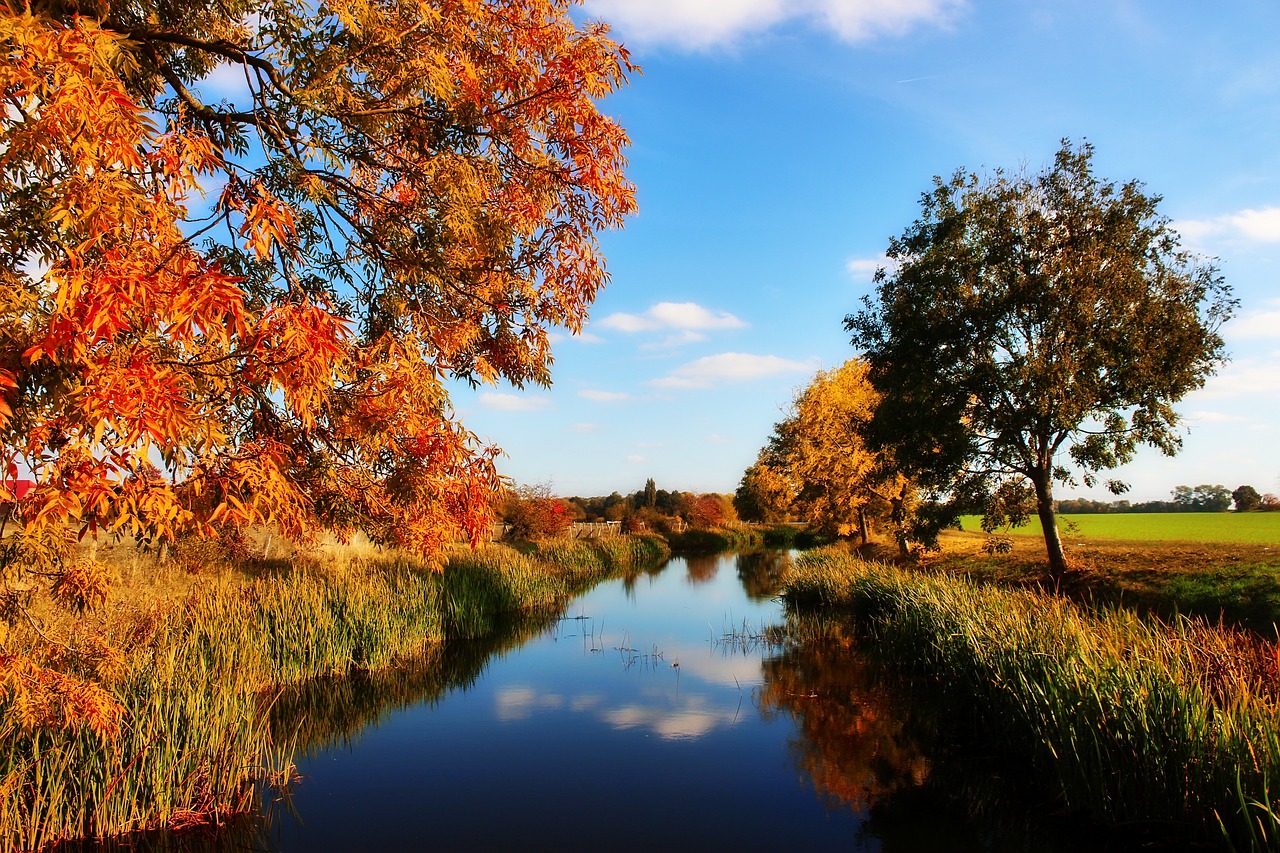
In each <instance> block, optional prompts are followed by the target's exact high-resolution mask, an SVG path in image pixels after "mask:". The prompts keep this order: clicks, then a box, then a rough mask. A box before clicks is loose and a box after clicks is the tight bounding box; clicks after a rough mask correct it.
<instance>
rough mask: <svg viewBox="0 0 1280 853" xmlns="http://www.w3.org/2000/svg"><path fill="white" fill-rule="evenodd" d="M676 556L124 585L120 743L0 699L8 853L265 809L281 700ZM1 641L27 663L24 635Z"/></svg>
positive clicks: (559, 545) (355, 565) (555, 553)
mask: <svg viewBox="0 0 1280 853" xmlns="http://www.w3.org/2000/svg"><path fill="white" fill-rule="evenodd" d="M615 540H616V541H615ZM665 555H666V552H665V547H664V546H663V545H662V544H661V542H660V540H657V539H654V538H633V537H612V538H610V539H608V540H599V541H598V542H590V543H588V542H577V541H572V540H566V541H564V542H553V543H548V544H546V545H544V546H540V547H539V549H538V550H537V551H536V552H534V553H531V554H521V553H518V552H516V551H514V550H512V549H510V548H506V547H502V546H489V547H486V548H483V549H480V550H477V551H474V552H471V551H465V552H459V553H458V554H456V555H455V556H453V558H452V559H450V560H449V561H448V562H447V564H446V566H445V568H444V571H443V572H441V573H434V572H431V571H428V570H427V569H426V568H425V567H424V566H423V565H422V564H420V563H418V562H417V561H415V560H413V559H411V558H408V557H405V556H403V555H397V554H381V555H378V554H373V555H364V554H361V555H350V554H347V555H344V554H342V553H341V552H339V553H337V554H334V553H329V554H328V555H327V556H322V557H313V558H312V559H308V560H300V561H295V562H294V563H293V564H289V565H282V566H278V567H275V568H266V569H265V570H264V569H263V567H262V566H259V567H258V568H259V570H260V571H261V574H260V575H259V576H258V577H254V578H244V577H240V578H235V577H230V576H227V575H225V574H223V575H221V576H219V577H218V578H215V579H209V582H208V583H207V584H200V583H195V584H192V585H190V589H189V591H187V592H185V593H183V594H182V595H180V596H174V597H166V596H164V595H163V594H157V593H156V592H155V590H154V588H153V586H148V587H147V590H146V591H145V593H140V594H139V595H138V597H137V598H136V599H133V600H131V599H129V598H128V597H127V595H128V589H126V590H125V592H124V595H125V598H124V600H119V601H117V602H115V603H116V605H117V606H116V607H113V608H112V609H111V611H110V612H111V613H112V614H113V616H111V617H110V618H107V619H106V620H105V621H103V622H101V623H100V624H99V625H98V626H97V627H98V628H99V629H100V630H101V631H102V632H103V633H104V634H105V635H106V638H107V639H108V640H109V641H110V643H111V644H112V645H113V646H114V647H115V648H116V649H118V650H119V651H120V652H121V653H122V655H123V665H122V666H121V667H120V672H119V675H118V676H117V677H116V678H115V680H114V681H113V682H112V683H111V684H110V685H109V686H110V688H111V689H112V691H113V693H114V694H115V695H116V696H117V697H118V698H119V699H120V701H121V702H123V703H124V705H125V708H126V709H127V713H126V723H125V725H124V726H123V728H122V731H121V732H120V734H119V735H118V736H117V737H116V738H115V739H114V740H112V741H110V742H107V743H103V742H101V741H100V740H98V739H97V738H96V737H94V736H93V735H92V734H91V733H89V732H86V731H80V730H72V731H50V730H41V729H38V728H37V729H31V728H28V727H25V726H23V725H21V722H20V721H19V720H16V719H15V718H14V715H13V714H11V713H6V712H7V711H9V710H11V709H10V708H9V707H8V706H6V705H5V704H4V701H3V699H2V698H0V850H38V849H41V848H43V847H47V846H50V845H52V844H54V843H56V842H59V841H64V840H68V839H78V838H103V837H110V836H115V835H120V834H123V833H128V832H132V831H135V830H142V829H166V830H173V829H178V830H180V829H183V828H185V827H190V826H194V825H204V824H218V823H221V822H223V821H224V820H225V819H226V818H227V817H228V816H231V815H236V814H240V813H243V812H245V811H247V810H250V809H252V808H253V807H254V804H255V799H254V784H255V782H256V781H258V780H262V779H265V778H269V777H271V776H278V775H279V774H280V773H281V772H286V771H287V767H281V766H280V765H281V758H280V756H281V754H282V752H286V751H287V748H282V745H281V744H276V743H273V742H272V739H271V734H270V726H269V717H270V713H269V708H270V704H271V702H270V699H269V698H268V699H266V700H265V701H264V696H266V697H270V696H271V695H272V694H271V692H270V691H271V689H272V688H278V687H279V686H281V685H289V684H295V683H298V682H302V681H305V680H307V679H312V678H316V677H323V676H331V675H340V674H345V673H347V672H350V671H352V670H361V671H376V670H380V669H383V668H386V667H388V666H390V665H392V664H395V663H397V662H399V661H404V660H407V659H411V658H413V657H414V656H419V655H421V654H423V653H424V652H425V651H427V650H431V649H435V648H437V647H438V646H439V645H440V644H441V643H442V642H444V641H445V640H446V638H449V637H477V636H483V635H485V634H488V633H490V632H491V631H492V630H493V628H494V627H495V625H496V624H497V620H499V619H500V618H502V617H503V616H504V615H509V614H515V613H522V612H524V613H528V612H547V611H553V610H554V609H555V608H557V607H561V606H563V604H564V603H565V602H566V601H567V600H568V598H569V597H570V596H571V595H573V594H575V593H577V592H581V591H582V590H584V589H585V588H586V587H587V586H589V585H590V584H592V583H594V582H597V581H599V580H601V579H603V578H605V577H608V576H609V575H611V574H615V573H621V572H625V571H628V570H632V569H637V570H638V569H640V568H643V567H645V566H646V565H648V564H651V563H652V562H655V561H657V560H660V559H662V558H663V557H665ZM135 568H136V567H135ZM28 639H30V638H28ZM4 640H5V649H6V653H8V654H13V653H17V654H22V653H23V651H24V649H23V643H24V637H23V636H22V635H21V634H19V633H11V634H9V635H8V636H6V637H5V638H4ZM276 692H278V690H277V691H276Z"/></svg>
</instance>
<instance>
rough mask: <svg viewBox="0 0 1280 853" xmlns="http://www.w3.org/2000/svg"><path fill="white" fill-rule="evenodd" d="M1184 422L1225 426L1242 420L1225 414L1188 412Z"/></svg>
mask: <svg viewBox="0 0 1280 853" xmlns="http://www.w3.org/2000/svg"><path fill="white" fill-rule="evenodd" d="M1185 420H1186V421H1187V422H1188V423H1204V424H1225V423H1232V422H1239V421H1243V420H1244V418H1242V417H1240V416H1239V415H1229V414H1227V413H1226V412H1209V411H1199V412H1188V413H1187V416H1186V418H1185Z"/></svg>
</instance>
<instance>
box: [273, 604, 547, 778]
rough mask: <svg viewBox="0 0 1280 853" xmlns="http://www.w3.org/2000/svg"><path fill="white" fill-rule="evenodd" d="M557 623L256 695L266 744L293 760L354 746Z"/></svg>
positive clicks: (516, 627)
mask: <svg viewBox="0 0 1280 853" xmlns="http://www.w3.org/2000/svg"><path fill="white" fill-rule="evenodd" d="M558 619H559V617H558V616H554V615H552V616H547V615H543V616H520V617H515V618H508V619H505V620H503V621H502V622H501V623H500V625H499V630H498V631H497V632H496V633H494V634H491V635H489V636H487V637H483V638H480V639H475V640H458V641H455V642H451V643H447V644H445V645H442V646H435V647H431V648H428V649H427V650H425V651H424V652H423V653H422V654H420V655H419V656H418V657H415V658H412V659H410V660H407V661H405V662H403V663H402V664H401V665H400V666H396V667H393V668H390V669H385V670H380V671H377V672H365V671H360V670H356V671H353V672H352V673H350V674H348V675H345V676H331V677H327V678H315V679H311V680H309V681H304V682H301V683H298V684H293V685H289V686H288V687H284V688H281V689H279V690H278V691H275V692H272V693H269V694H264V695H263V697H262V704H263V709H264V710H265V711H266V713H267V715H268V724H269V728H270V731H271V736H272V740H273V741H274V742H275V743H289V744H293V745H294V747H295V748H296V749H297V751H298V753H299V757H304V756H309V755H313V754H315V753H316V752H318V751H320V750H325V749H332V748H335V747H342V748H350V747H353V746H356V745H357V744H358V743H359V741H360V735H361V734H362V733H363V732H365V731H367V730H368V729H370V728H371V727H377V726H378V725H379V724H380V723H381V722H382V721H383V720H385V719H386V718H387V717H389V716H390V715H392V714H394V713H396V712H397V711H400V710H402V709H406V708H413V707H418V706H425V707H428V708H430V707H434V706H435V705H436V703H438V702H439V701H440V700H441V699H442V698H443V697H444V696H446V695H448V694H449V693H450V692H452V691H454V690H467V689H469V688H471V687H472V686H474V685H475V683H476V681H477V680H478V679H479V678H480V677H481V676H482V675H483V674H484V671H485V667H486V666H487V665H488V663H489V661H490V660H492V659H493V658H494V657H495V656H497V655H501V654H503V653H505V652H507V651H509V650H511V649H514V648H518V647H519V646H521V645H522V644H524V643H526V642H528V641H529V640H530V639H531V638H532V637H535V636H538V635H539V634H541V633H543V632H545V631H546V630H547V629H548V628H549V627H550V626H552V625H554V624H555V623H556V622H557V621H558Z"/></svg>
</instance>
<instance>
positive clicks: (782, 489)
mask: <svg viewBox="0 0 1280 853" xmlns="http://www.w3.org/2000/svg"><path fill="white" fill-rule="evenodd" d="M767 451H768V448H765V449H764V450H761V451H760V457H759V458H757V460H756V462H755V463H754V464H752V465H750V466H748V467H747V470H746V471H744V472H743V474H742V480H741V481H740V482H739V483H738V488H737V490H736V491H735V492H734V493H733V507H734V509H736V510H737V511H738V517H739V518H741V519H742V520H743V521H754V522H759V523H762V524H777V523H778V522H782V521H786V520H787V519H788V518H789V517H790V509H791V504H792V503H793V502H794V500H795V494H794V492H793V490H792V488H791V484H790V483H788V482H787V480H786V478H785V477H783V476H782V474H781V473H779V472H780V471H781V470H782V465H781V464H779V463H778V462H773V463H772V464H770V462H769V461H767V457H766V455H767Z"/></svg>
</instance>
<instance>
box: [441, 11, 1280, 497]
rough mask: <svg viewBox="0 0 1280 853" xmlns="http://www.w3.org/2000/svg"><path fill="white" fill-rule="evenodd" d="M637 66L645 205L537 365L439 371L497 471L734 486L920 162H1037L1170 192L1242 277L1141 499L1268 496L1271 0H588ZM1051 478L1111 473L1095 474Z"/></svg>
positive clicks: (1197, 234) (1178, 214) (1276, 82)
mask: <svg viewBox="0 0 1280 853" xmlns="http://www.w3.org/2000/svg"><path fill="white" fill-rule="evenodd" d="M585 10H586V13H587V14H588V15H590V16H592V17H598V18H603V19H605V20H607V21H609V22H610V23H611V24H612V25H613V26H614V33H615V36H616V37H618V38H619V39H620V40H621V41H622V42H623V43H624V44H626V46H627V47H628V48H629V49H630V50H631V51H632V54H633V58H634V59H635V60H636V61H637V62H638V63H639V64H640V65H641V66H643V69H644V72H643V74H642V75H637V76H636V77H635V78H634V79H633V80H632V83H631V85H630V87H629V88H627V89H626V90H624V91H622V92H620V93H619V94H617V95H616V96H614V97H612V98H610V99H608V100H607V101H606V102H605V103H604V105H603V108H604V109H605V111H607V112H609V113H610V114H612V115H615V116H617V117H618V118H619V119H620V120H621V121H622V123H623V125H624V126H625V127H626V128H627V130H628V131H629V133H630V135H631V139H632V144H633V147H632V149H631V152H630V159H631V167H630V170H629V174H630V176H631V178H632V179H633V180H634V181H635V183H636V184H637V186H638V188H639V203H640V211H639V213H638V215H637V216H635V217H634V218H633V219H632V220H630V221H629V222H628V224H627V226H626V228H625V229H623V230H622V231H618V232H612V233H609V234H606V235H604V237H603V240H602V244H603V249H604V253H605V256H606V257H607V259H608V267H609V270H610V271H611V273H612V276H613V282H612V284H611V286H610V287H609V288H607V289H606V290H605V291H603V292H602V293H601V295H600V297H599V299H598V300H597V302H596V304H595V307H594V309H593V311H592V321H591V323H590V325H589V326H588V327H587V329H586V331H585V333H584V334H583V335H581V336H578V337H563V338H561V339H559V340H558V341H557V343H556V345H555V354H556V364H555V369H554V374H553V378H554V385H553V387H552V388H550V389H525V390H523V391H520V390H516V389H512V388H509V387H503V386H498V387H492V388H482V389H479V390H478V391H476V392H472V391H470V390H468V389H465V388H457V389H455V404H456V406H457V407H458V409H459V412H460V413H461V415H462V417H463V420H464V422H465V423H466V424H467V425H468V426H469V427H470V428H471V429H472V430H473V431H475V432H476V433H477V434H479V435H480V436H481V437H482V438H485V439H487V440H490V441H492V442H495V443H496V444H498V445H499V446H501V447H502V448H504V450H505V451H506V453H507V454H508V455H507V458H505V459H504V460H503V461H502V463H501V468H502V470H503V473H505V474H507V475H509V476H511V477H513V478H514V479H515V480H517V481H518V482H521V483H534V482H549V483H551V484H552V486H553V487H554V488H555V490H556V491H557V492H559V493H561V494H566V495H568V494H581V495H593V494H607V493H609V492H611V491H614V490H618V491H622V492H626V491H633V490H635V489H638V488H640V487H642V486H643V484H644V481H645V479H646V478H647V477H653V478H654V479H655V480H656V481H657V484H658V487H659V488H664V489H679V490H682V491H684V490H693V491H722V492H730V491H732V490H733V489H734V488H735V487H736V485H737V483H738V480H739V478H740V477H741V475H742V471H743V469H744V468H745V467H746V466H747V465H749V464H750V463H751V462H752V461H753V460H754V458H755V455H756V452H757V451H758V450H759V448H760V447H761V445H762V444H763V443H764V442H765V441H766V439H767V437H768V435H769V432H770V430H771V428H772V425H773V423H774V422H775V421H777V420H779V419H780V418H781V417H782V416H783V414H784V410H785V408H786V406H787V405H788V403H789V401H790V400H791V398H792V397H793V395H794V393H795V391H796V390H797V389H798V388H800V387H801V386H803V385H804V384H805V383H806V382H807V380H808V378H809V377H810V376H811V375H812V373H813V372H814V371H815V370H817V369H820V368H826V367H832V366H835V365H838V364H840V363H841V362H843V361H844V360H845V359H847V358H849V357H851V356H853V355H854V354H855V352H854V350H853V349H852V347H851V346H850V345H849V342H848V336H847V335H846V333H845V332H844V331H843V328H842V325H841V322H842V320H843V318H844V316H845V315H846V314H848V313H849V312H851V311H853V310H855V309H856V308H857V306H858V303H859V299H860V298H861V297H862V296H863V295H865V294H867V293H870V292H871V281H870V279H871V274H872V272H873V271H874V268H875V265H876V260H877V259H878V258H879V257H881V254H882V252H883V251H884V249H885V247H886V245H887V242H888V238H889V237H890V236H891V235H894V234H899V233H901V231H902V230H903V228H904V227H905V226H907V225H908V224H909V223H910V222H911V221H912V220H913V219H914V218H915V216H916V214H917V212H918V199H919V196H920V194H921V193H922V192H924V191H926V190H927V189H928V188H929V186H930V180H931V178H932V176H933V175H936V174H943V175H949V174H950V173H952V172H953V171H955V170H956V169H958V168H966V169H981V168H983V167H1004V168H1008V169H1016V168H1018V167H1019V166H1023V165H1025V166H1027V167H1028V168H1030V169H1032V170H1038V169H1039V168H1041V167H1042V166H1044V165H1045V164H1046V163H1048V162H1049V161H1050V160H1051V158H1052V156H1053V153H1054V151H1055V150H1056V149H1057V148H1058V145H1059V140H1060V139H1061V138H1063V137H1070V138H1072V139H1073V140H1080V139H1088V140H1089V141H1090V142H1092V143H1093V144H1094V145H1095V146H1096V149H1097V150H1096V155H1095V158H1094V163H1095V168H1096V170H1097V172H1098V174H1099V175H1100V176H1102V177H1104V178H1107V179H1111V180H1115V181H1124V180H1128V179H1131V178H1136V179H1138V180H1141V181H1144V182H1145V183H1146V184H1147V188H1148V190H1149V191H1151V192H1155V193H1158V194H1160V195H1162V196H1163V197H1164V202H1163V205H1162V210H1163V212H1164V214H1165V215H1167V216H1169V217H1171V218H1172V219H1173V220H1174V221H1175V223H1176V225H1177V227H1178V228H1179V230H1180V231H1181V232H1182V234H1183V237H1184V243H1185V244H1186V245H1188V246H1191V247H1193V248H1195V249H1196V250H1198V251H1200V252H1201V253H1203V254H1205V255H1208V256H1214V257H1218V258H1219V259H1220V264H1221V267H1222V269H1223V272H1224V273H1225V275H1226V277H1227V280H1228V281H1229V282H1230V283H1231V284H1232V285H1233V286H1234V288H1235V291H1236V295H1237V297H1239V299H1240V300H1241V311H1240V314H1239V317H1238V319H1236V320H1234V321H1232V323H1230V324H1228V326H1227V327H1226V328H1225V329H1224V335H1225V337H1226V339H1227V342H1228V348H1229V350H1230V352H1231V354H1232V360H1231V361H1230V362H1229V363H1228V364H1225V365H1223V366H1222V368H1221V369H1220V370H1219V372H1218V375H1217V376H1216V377H1214V378H1212V379H1210V380H1209V382H1208V384H1207V385H1206V387H1205V388H1204V389H1203V390H1202V391H1199V392H1196V393H1194V394H1192V395H1190V396H1188V397H1187V398H1185V399H1184V400H1183V402H1182V403H1181V404H1180V405H1179V407H1178V409H1179V411H1180V412H1181V413H1182V414H1183V415H1184V417H1185V419H1186V423H1185V428H1186V434H1185V437H1184V449H1183V451H1182V453H1181V454H1180V455H1179V456H1177V457H1175V458H1173V459H1166V458H1165V457H1163V456H1161V455H1160V454H1159V453H1158V452H1157V451H1155V450H1151V449H1148V450H1144V451H1142V452H1140V454H1139V456H1138V457H1137V459H1135V461H1134V462H1132V463H1130V464H1129V465H1128V466H1126V467H1125V468H1123V469H1120V471H1119V476H1120V477H1121V478H1122V479H1125V480H1127V481H1128V482H1130V483H1131V485H1132V491H1131V493H1130V495H1129V497H1130V498H1131V499H1134V500H1144V499H1152V498H1167V497H1168V493H1169V491H1170V490H1171V489H1172V488H1173V487H1174V486H1175V485H1178V484H1188V485H1196V484H1199V483H1222V484H1224V485H1226V486H1227V487H1228V488H1234V487H1235V486H1238V485H1240V484H1242V483H1249V484H1252V485H1254V486H1255V487H1256V488H1257V489H1258V490H1259V491H1262V492H1280V426H1278V424H1280V367H1277V365H1278V364H1280V286H1278V285H1277V281H1276V276H1277V273H1278V272H1280V264H1278V263H1277V261H1280V51H1277V50H1276V49H1275V36H1276V34H1277V33H1280V5H1277V4H1275V3H1274V2H1244V1H1243V0H1242V2H1231V3H1224V4H1206V3H1195V2H1174V1H1173V0H1146V2H1124V0H1110V2H1088V1H1087V0H1072V2H1065V0H1064V2H1057V0H1041V2H1037V3H1024V2H979V0H972V2H948V1H947V0H588V2H587V3H586V6H585ZM1061 494H1062V495H1063V496H1066V495H1068V494H1078V495H1087V496H1096V497H1100V498H1101V497H1105V495H1104V494H1099V493H1095V492H1090V491H1089V490H1085V489H1074V490H1072V489H1067V490H1062V491H1061Z"/></svg>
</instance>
